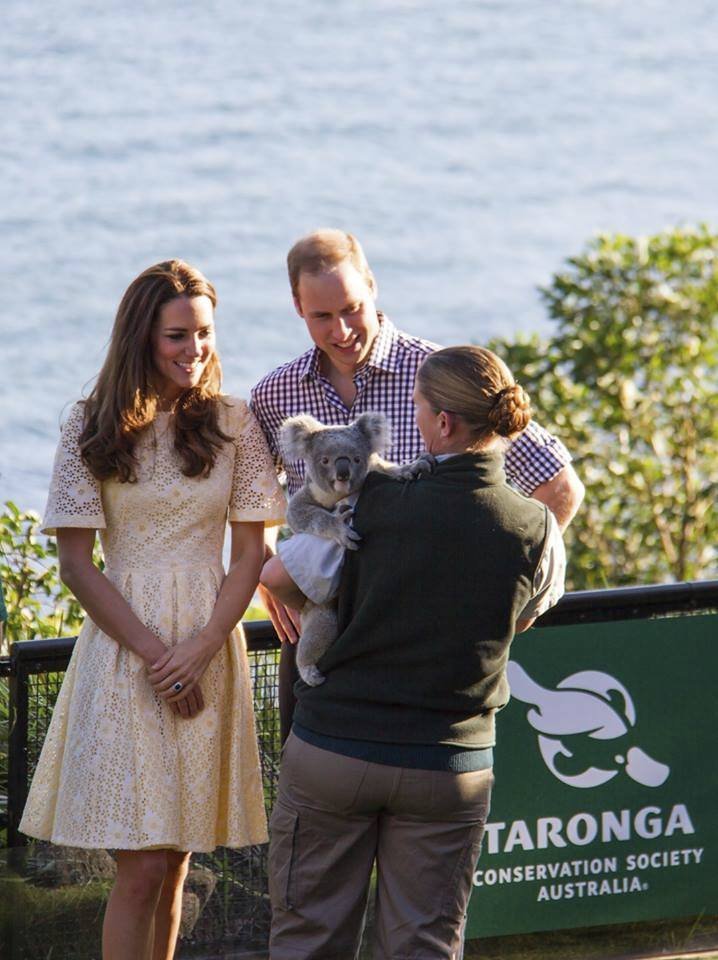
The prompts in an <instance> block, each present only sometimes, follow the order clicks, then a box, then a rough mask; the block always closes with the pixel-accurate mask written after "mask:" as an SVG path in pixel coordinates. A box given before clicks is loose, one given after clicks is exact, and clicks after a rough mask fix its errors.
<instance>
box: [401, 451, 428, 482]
mask: <svg viewBox="0 0 718 960" xmlns="http://www.w3.org/2000/svg"><path fill="white" fill-rule="evenodd" d="M435 466H436V457H434V456H433V455H432V454H430V453H422V455H421V456H420V457H417V459H416V460H412V462H411V463H407V465H406V466H405V467H402V474H401V479H402V480H418V478H419V477H423V476H425V475H426V474H429V473H433V471H434V467H435Z"/></svg>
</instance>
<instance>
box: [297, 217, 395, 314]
mask: <svg viewBox="0 0 718 960" xmlns="http://www.w3.org/2000/svg"><path fill="white" fill-rule="evenodd" d="M346 260H348V261H349V262H350V263H351V264H352V266H354V267H355V268H356V269H357V270H358V272H359V273H360V274H361V275H362V277H363V278H364V280H366V282H367V285H368V286H369V287H370V288H371V289H372V290H376V281H375V280H374V274H373V273H372V272H371V270H370V269H369V264H368V263H367V259H366V257H365V256H364V251H363V250H362V247H361V244H360V243H359V241H358V240H357V238H356V237H354V236H352V234H351V233H345V232H344V230H334V229H324V230H315V231H314V232H313V233H308V234H307V235H306V237H302V238H301V239H300V240H297V242H296V243H295V244H294V246H293V247H292V249H291V250H290V251H289V253H288V254H287V269H288V270H289V283H290V285H291V287H292V294H293V296H295V297H297V298H298V297H299V278H300V276H301V274H302V273H311V274H317V273H322V272H323V271H324V270H331V269H332V268H333V267H337V266H338V265H339V264H340V263H344V262H345V261H346Z"/></svg>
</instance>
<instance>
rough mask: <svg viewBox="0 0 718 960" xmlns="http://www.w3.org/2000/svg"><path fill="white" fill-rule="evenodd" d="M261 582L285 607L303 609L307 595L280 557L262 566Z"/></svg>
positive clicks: (273, 558)
mask: <svg viewBox="0 0 718 960" xmlns="http://www.w3.org/2000/svg"><path fill="white" fill-rule="evenodd" d="M259 582H260V583H261V584H262V586H263V587H264V588H265V590H267V591H268V592H269V594H270V596H273V597H275V598H276V599H277V600H278V601H279V602H280V603H281V604H284V605H285V607H291V608H292V609H293V610H301V609H302V607H303V606H304V604H305V602H306V599H307V598H306V597H305V596H304V594H303V593H302V591H301V590H300V589H299V587H298V586H297V585H296V583H295V582H294V580H292V578H291V577H290V576H289V574H288V573H287V570H286V567H285V566H284V564H283V563H282V561H281V559H280V558H279V557H272V558H271V560H267V562H266V563H265V564H264V566H263V567H262V573H261V574H260V577H259Z"/></svg>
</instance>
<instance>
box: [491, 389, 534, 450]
mask: <svg viewBox="0 0 718 960" xmlns="http://www.w3.org/2000/svg"><path fill="white" fill-rule="evenodd" d="M530 419H531V401H530V400H529V397H528V394H527V393H526V391H525V390H524V388H523V387H522V386H521V385H520V384H518V383H513V384H511V386H508V387H504V388H503V389H502V390H499V392H498V393H497V394H496V396H495V397H494V402H493V405H492V407H491V409H490V410H489V415H488V421H489V425H490V426H491V428H492V430H493V431H494V432H495V433H498V435H499V436H500V437H513V436H516V434H518V433H521V431H522V430H525V429H526V427H527V426H528V423H529V420H530Z"/></svg>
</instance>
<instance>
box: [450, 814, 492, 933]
mask: <svg viewBox="0 0 718 960" xmlns="http://www.w3.org/2000/svg"><path fill="white" fill-rule="evenodd" d="M484 828H485V821H483V822H480V823H475V824H473V825H471V826H469V825H467V827H466V843H465V844H464V846H463V848H462V849H461V851H460V853H459V855H458V857H457V859H456V862H455V865H454V870H453V874H452V876H451V880H450V881H449V883H448V885H447V887H446V889H445V891H444V899H443V902H442V905H441V914H442V916H444V917H446V918H448V919H450V920H454V919H458V918H461V917H463V916H465V914H466V908H467V905H468V902H469V896H470V894H471V887H472V882H473V877H474V870H475V868H476V863H477V861H478V859H479V854H480V853H481V843H482V841H483V838H484Z"/></svg>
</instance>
